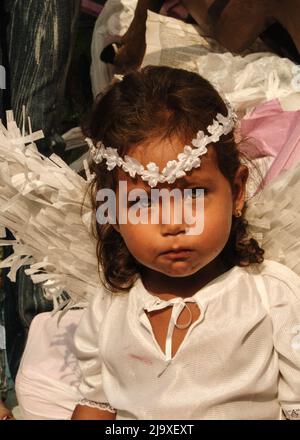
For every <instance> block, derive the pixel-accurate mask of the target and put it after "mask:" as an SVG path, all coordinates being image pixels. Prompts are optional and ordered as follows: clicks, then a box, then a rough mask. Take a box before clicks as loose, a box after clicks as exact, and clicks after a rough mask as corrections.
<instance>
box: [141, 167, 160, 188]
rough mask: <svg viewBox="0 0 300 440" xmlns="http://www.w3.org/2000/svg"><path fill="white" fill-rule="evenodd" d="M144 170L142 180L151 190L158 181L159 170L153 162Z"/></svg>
mask: <svg viewBox="0 0 300 440" xmlns="http://www.w3.org/2000/svg"><path fill="white" fill-rule="evenodd" d="M146 168H147V169H146V170H144V171H143V172H142V174H141V177H142V180H144V181H147V182H148V183H149V185H150V186H151V188H153V187H154V186H156V185H157V183H158V182H159V180H160V174H159V168H158V166H157V165H156V164H155V163H154V162H150V163H148V165H147V166H146Z"/></svg>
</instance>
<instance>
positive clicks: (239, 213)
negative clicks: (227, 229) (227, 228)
mask: <svg viewBox="0 0 300 440" xmlns="http://www.w3.org/2000/svg"><path fill="white" fill-rule="evenodd" d="M234 216H235V217H236V218H240V217H242V211H241V210H240V209H236V210H235V213H234Z"/></svg>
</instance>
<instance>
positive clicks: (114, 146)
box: [73, 67, 300, 420]
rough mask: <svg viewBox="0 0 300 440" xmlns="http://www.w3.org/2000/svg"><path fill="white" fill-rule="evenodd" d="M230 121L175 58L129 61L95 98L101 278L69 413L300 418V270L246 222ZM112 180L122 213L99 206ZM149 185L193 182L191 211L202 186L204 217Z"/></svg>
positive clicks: (81, 341) (82, 332)
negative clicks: (270, 255)
mask: <svg viewBox="0 0 300 440" xmlns="http://www.w3.org/2000/svg"><path fill="white" fill-rule="evenodd" d="M234 123H235V117H234V115H233V113H232V112H231V110H230V109H229V108H228V107H227V105H226V104H225V103H224V102H223V100H222V98H221V97H220V96H219V94H218V93H217V92H216V90H215V89H214V88H213V87H212V86H211V85H210V84H209V83H208V82H207V81H206V80H204V79H203V78H201V77H199V76H198V75H196V74H194V73H190V72H186V71H183V70H178V69H171V68H168V67H146V68H145V69H143V70H141V71H140V72H135V73H130V74H129V75H127V76H125V77H124V79H123V80H122V81H120V82H118V83H115V84H114V85H113V86H112V87H111V88H110V90H109V91H108V92H107V93H106V94H105V95H104V96H102V97H101V99H99V100H98V102H97V104H96V107H95V109H94V112H93V115H92V119H91V123H90V125H89V129H88V134H89V136H90V138H92V140H93V143H94V146H92V155H93V158H94V161H95V163H94V167H93V169H94V172H95V179H94V184H93V190H94V191H93V200H96V199H97V202H95V204H94V207H95V211H96V210H97V219H98V222H97V223H96V231H97V235H98V240H99V241H98V249H97V253H98V258H99V262H100V264H101V270H102V276H103V280H104V285H105V287H103V288H102V289H101V292H100V293H99V294H98V295H97V296H96V297H95V298H94V299H93V301H92V303H91V304H90V306H89V308H88V309H87V310H86V312H84V315H83V317H82V320H81V322H80V324H79V327H78V329H77V331H76V334H75V345H76V352H77V357H78V360H79V364H80V367H81V370H82V374H83V379H82V382H81V384H80V387H79V391H80V394H81V395H82V400H81V401H80V402H79V404H78V405H77V406H76V409H75V411H74V413H73V419H115V418H117V419H123V420H129V419H279V418H283V417H284V416H285V417H287V418H300V350H299V347H300V344H298V343H297V326H299V325H300V302H299V298H300V279H299V278H298V276H297V275H296V274H295V273H294V272H292V271H291V270H290V269H288V268H287V267H285V266H283V265H281V264H279V263H276V262H272V261H263V250H262V249H261V248H260V247H259V245H258V243H257V242H256V241H255V240H254V239H252V238H251V237H249V236H248V235H247V228H246V221H245V219H244V215H245V211H246V204H245V185H246V181H247V177H248V169H247V167H246V166H245V165H243V164H242V162H241V157H240V153H239V150H238V148H237V145H236V143H235V141H234V136H233V130H234ZM191 147H192V148H191ZM121 184H122V185H123V186H122V185H121ZM124 184H126V190H127V196H128V197H127V199H126V204H127V205H124V200H123V199H124V197H123V196H122V197H121V192H122V191H123V190H124ZM104 189H110V190H112V191H111V194H112V193H115V194H116V221H114V218H113V217H114V216H113V215H112V211H110V213H109V214H108V216H107V220H108V221H107V222H106V223H105V221H103V218H104V216H103V215H102V216H101V215H99V213H100V212H102V214H103V212H104V211H101V206H103V203H104V202H103V200H104V199H103V198H102V196H101V193H100V196H99V192H98V191H99V190H104ZM153 189H160V190H162V189H165V190H167V192H169V191H171V190H174V189H178V190H179V191H180V193H182V194H183V193H184V190H190V191H189V195H188V197H187V199H189V203H190V205H191V206H192V213H193V214H196V217H194V218H196V220H198V219H199V216H201V215H202V211H201V210H199V206H200V204H198V199H201V196H202V194H203V193H204V225H203V228H202V230H201V231H200V232H199V231H197V233H195V231H196V229H194V233H191V229H192V228H191V227H190V226H191V223H190V222H188V219H187V218H186V217H183V219H182V218H181V220H180V221H177V220H178V216H177V215H178V213H182V212H183V211H184V210H185V208H186V206H187V205H186V204H184V205H180V207H178V205H176V203H175V198H174V199H172V200H171V201H170V205H169V208H170V209H169V213H170V216H169V221H163V220H164V217H163V215H162V212H163V210H164V208H165V199H164V201H163V202H161V200H159V201H158V202H157V200H156V202H154V201H153V200H154V199H153V197H152V194H153V193H152V190H153ZM132 190H136V192H135V194H140V195H141V194H147V195H146V198H145V196H144V195H141V196H140V199H139V201H136V200H134V197H133V193H132V192H131V191H132ZM201 190H202V191H201ZM106 194H108V193H106ZM121 199H122V200H123V201H122V200H121ZM130 199H131V200H130ZM120 200H121V202H120ZM106 201H107V200H106ZM184 201H185V202H186V200H185V199H184ZM107 206H108V205H107ZM133 207H134V208H135V209H136V211H135V212H136V213H138V214H139V215H140V216H141V217H140V218H143V221H139V222H138V221H137V222H135V221H133V220H132V217H131V218H129V217H130V215H129V213H130V209H131V208H133ZM157 209H158V211H159V217H158V218H159V221H158V222H156V223H155V222H152V221H151V220H152V217H151V215H152V213H153V212H155V211H156V210H157ZM125 211H126V213H127V214H128V218H127V222H126V221H120V219H121V217H122V218H123V220H124V212H125ZM278 215H279V216H280V213H278ZM145 219H146V220H148V221H145ZM196 220H195V221H196ZM298 329H299V327H298Z"/></svg>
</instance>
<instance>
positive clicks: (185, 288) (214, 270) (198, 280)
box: [141, 259, 228, 300]
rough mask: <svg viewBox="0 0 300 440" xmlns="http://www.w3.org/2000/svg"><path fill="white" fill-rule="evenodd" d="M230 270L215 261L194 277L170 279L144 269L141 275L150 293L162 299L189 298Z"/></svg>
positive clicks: (219, 261) (218, 261) (220, 262)
mask: <svg viewBox="0 0 300 440" xmlns="http://www.w3.org/2000/svg"><path fill="white" fill-rule="evenodd" d="M227 270H228V268H226V267H225V265H224V264H223V263H222V261H221V260H218V259H215V260H213V261H212V262H211V263H209V264H207V265H206V266H205V267H203V268H202V269H200V270H199V271H198V272H196V273H195V274H193V275H190V276H187V277H169V276H167V275H165V274H162V273H160V272H156V271H154V270H152V269H149V268H147V267H144V268H143V270H142V273H141V277H142V280H143V284H144V286H145V288H146V289H147V290H148V292H150V293H152V294H153V295H155V296H158V297H160V298H161V299H165V300H168V299H171V298H174V297H182V298H189V297H191V296H193V295H194V294H195V293H196V292H198V291H199V290H200V289H201V288H202V287H204V286H205V285H206V284H208V283H209V282H211V281H212V280H214V279H215V278H217V277H218V276H220V275H222V274H223V273H225V272H226V271H227Z"/></svg>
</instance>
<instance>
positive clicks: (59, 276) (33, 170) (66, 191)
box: [0, 112, 100, 308]
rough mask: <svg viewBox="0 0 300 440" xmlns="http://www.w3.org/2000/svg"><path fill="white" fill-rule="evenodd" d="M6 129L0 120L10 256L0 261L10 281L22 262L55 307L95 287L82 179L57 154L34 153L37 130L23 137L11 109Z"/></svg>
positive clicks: (0, 185) (0, 216)
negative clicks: (8, 269)
mask: <svg viewBox="0 0 300 440" xmlns="http://www.w3.org/2000/svg"><path fill="white" fill-rule="evenodd" d="M7 120H8V123H7V129H6V128H5V127H4V125H3V124H2V123H1V124H0V204H1V207H0V227H1V230H0V233H1V237H2V238H4V237H5V228H8V229H9V230H10V231H11V232H12V233H13V234H14V236H15V238H16V240H15V241H10V242H8V241H7V240H1V241H0V244H2V245H8V244H10V245H13V250H14V252H13V254H12V255H11V256H9V257H8V258H7V259H6V260H5V261H3V262H1V265H0V266H1V267H10V272H9V277H10V279H11V280H12V281H14V280H15V279H16V272H17V270H18V269H19V267H21V266H22V265H30V268H29V269H27V270H26V273H27V274H28V275H30V276H31V278H32V280H33V282H34V283H43V287H44V290H45V294H46V296H47V298H53V300H54V305H55V307H56V308H57V307H58V306H59V305H60V306H61V305H62V303H63V304H65V303H66V302H68V298H67V296H66V295H65V293H63V292H67V293H68V294H69V295H70V297H71V299H72V303H73V302H76V303H77V302H82V301H85V300H88V298H89V295H92V294H93V293H94V292H95V291H96V289H97V288H98V287H99V283H100V279H99V275H98V269H97V258H96V242H95V239H94V237H93V236H92V234H91V233H90V231H91V218H92V217H91V216H92V210H91V206H90V201H89V197H85V196H86V193H87V190H88V182H87V181H86V180H85V179H83V178H82V177H80V176H79V175H78V174H77V173H75V172H74V171H72V170H71V168H70V167H69V166H68V165H66V163H65V162H64V161H63V160H61V159H60V158H59V157H58V156H56V155H52V156H51V157H50V158H46V157H44V156H42V155H41V154H39V152H38V150H37V148H36V146H35V145H34V143H33V142H34V141H35V140H37V139H39V138H42V137H43V133H42V132H41V131H39V132H36V133H30V134H29V135H26V136H25V135H24V133H23V134H22V133H21V132H20V130H19V129H18V127H17V125H16V123H15V122H14V120H13V115H12V113H11V112H8V114H7Z"/></svg>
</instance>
